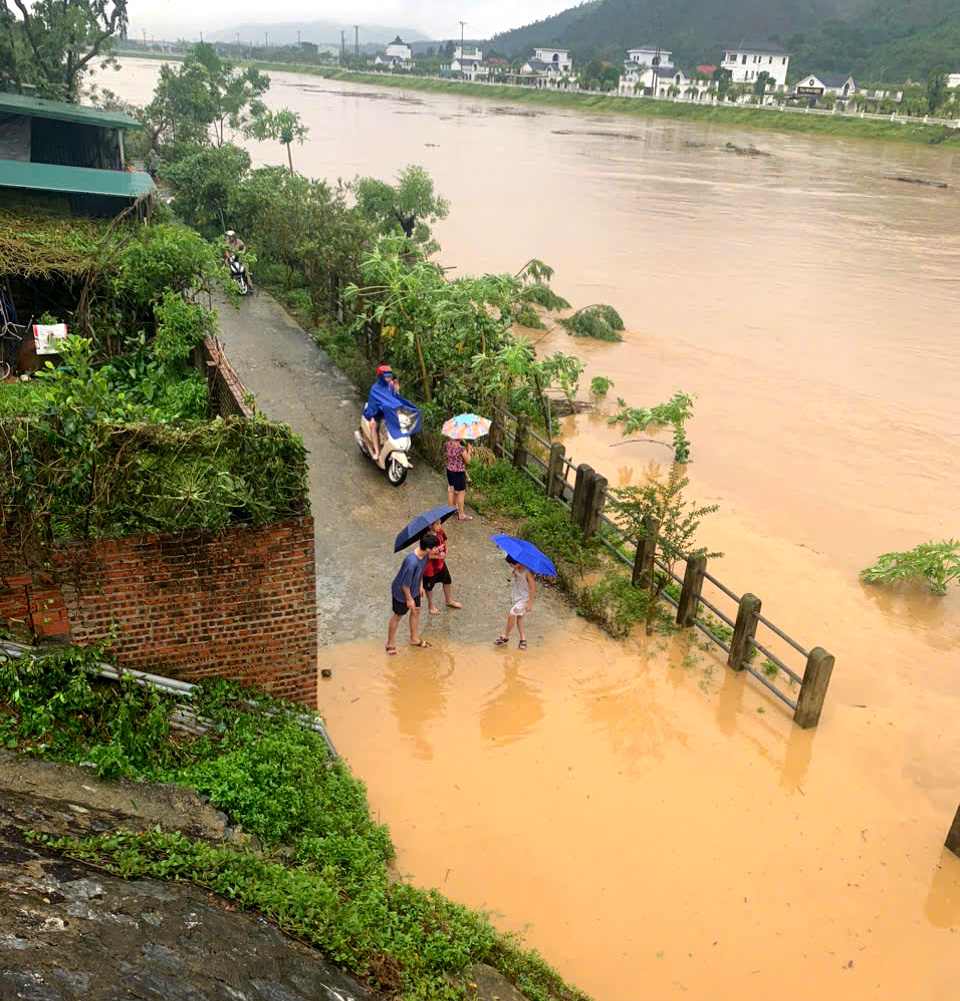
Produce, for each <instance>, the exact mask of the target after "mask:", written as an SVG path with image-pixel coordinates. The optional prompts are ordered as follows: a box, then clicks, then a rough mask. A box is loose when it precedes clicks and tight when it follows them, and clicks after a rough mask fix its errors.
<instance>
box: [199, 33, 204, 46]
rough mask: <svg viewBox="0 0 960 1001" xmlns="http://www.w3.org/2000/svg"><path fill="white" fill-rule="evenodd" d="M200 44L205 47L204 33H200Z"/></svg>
mask: <svg viewBox="0 0 960 1001" xmlns="http://www.w3.org/2000/svg"><path fill="white" fill-rule="evenodd" d="M200 44H201V45H203V32H202V31H201V32H200Z"/></svg>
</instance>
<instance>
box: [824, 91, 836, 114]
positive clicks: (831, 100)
mask: <svg viewBox="0 0 960 1001" xmlns="http://www.w3.org/2000/svg"><path fill="white" fill-rule="evenodd" d="M836 106H837V95H836V94H824V95H823V97H821V98H820V107H821V108H823V109H824V110H825V111H833V109H834V108H835V107H836Z"/></svg>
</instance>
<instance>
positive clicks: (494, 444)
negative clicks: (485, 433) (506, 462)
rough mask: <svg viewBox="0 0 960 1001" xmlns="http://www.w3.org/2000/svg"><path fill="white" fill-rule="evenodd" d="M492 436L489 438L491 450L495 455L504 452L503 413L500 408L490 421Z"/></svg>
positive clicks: (495, 411)
mask: <svg viewBox="0 0 960 1001" xmlns="http://www.w3.org/2000/svg"><path fill="white" fill-rule="evenodd" d="M489 434H490V437H489V439H488V441H489V446H490V451H491V452H493V454H494V457H497V456H500V455H502V454H503V442H504V434H503V414H502V413H501V412H500V411H499V410H494V412H493V420H492V421H490V432H489Z"/></svg>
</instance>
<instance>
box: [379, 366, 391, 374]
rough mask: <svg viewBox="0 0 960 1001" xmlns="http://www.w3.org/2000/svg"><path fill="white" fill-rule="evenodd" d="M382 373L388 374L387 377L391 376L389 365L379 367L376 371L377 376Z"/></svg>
mask: <svg viewBox="0 0 960 1001" xmlns="http://www.w3.org/2000/svg"><path fill="white" fill-rule="evenodd" d="M384 373H388V374H389V375H393V369H392V368H391V367H390V366H389V365H381V366H380V367H379V368H378V369H377V375H383V374H384Z"/></svg>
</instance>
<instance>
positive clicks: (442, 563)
mask: <svg viewBox="0 0 960 1001" xmlns="http://www.w3.org/2000/svg"><path fill="white" fill-rule="evenodd" d="M427 531H428V532H429V533H430V534H431V535H435V536H436V537H437V540H438V542H439V545H438V546H437V549H436V551H435V553H434V555H433V556H431V557H430V559H429V560H427V566H426V569H425V570H424V571H423V590H424V591H425V592H426V594H427V608H428V609H429V610H430V614H431V615H439V614H440V609H439V608H437V606H436V605H434V603H433V589H434V588H435V587H436V586H437V584H442V585H443V600H444V602H445V603H446V606H447V608H463V605H461V604H460V602H459V601H454V600H453V598H452V597H451V596H450V585H451V584H452V583H453V579H452V578H451V576H450V568H449V567H448V566H447V533H446V532H445V531H444V530H443V524H442V523H441V522H439V521H435V522H434V523H433V524H432V525H431V526H430V527H429V528H428V529H427Z"/></svg>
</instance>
